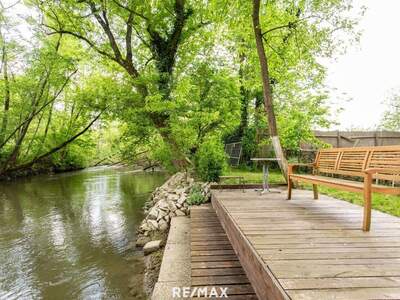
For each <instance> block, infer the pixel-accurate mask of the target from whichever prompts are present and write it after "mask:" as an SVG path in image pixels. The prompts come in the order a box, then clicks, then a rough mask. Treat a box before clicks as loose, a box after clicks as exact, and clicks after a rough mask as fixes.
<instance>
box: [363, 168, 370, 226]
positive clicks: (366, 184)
mask: <svg viewBox="0 0 400 300" xmlns="http://www.w3.org/2000/svg"><path fill="white" fill-rule="evenodd" d="M371 185H372V176H371V174H368V175H367V176H366V177H365V178H364V220H363V230H364V231H369V229H370V227H371V198H372V193H371Z"/></svg>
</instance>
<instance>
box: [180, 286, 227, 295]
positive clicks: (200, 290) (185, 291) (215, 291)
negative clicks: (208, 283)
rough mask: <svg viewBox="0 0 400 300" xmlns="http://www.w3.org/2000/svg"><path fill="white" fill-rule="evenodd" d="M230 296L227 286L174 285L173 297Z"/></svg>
mask: <svg viewBox="0 0 400 300" xmlns="http://www.w3.org/2000/svg"><path fill="white" fill-rule="evenodd" d="M189 297H190V298H192V297H205V298H228V288H227V287H188V286H185V287H173V288H172V298H189Z"/></svg>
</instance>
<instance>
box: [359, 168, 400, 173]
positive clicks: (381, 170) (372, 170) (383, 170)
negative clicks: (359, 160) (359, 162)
mask: <svg viewBox="0 0 400 300" xmlns="http://www.w3.org/2000/svg"><path fill="white" fill-rule="evenodd" d="M364 173H366V174H376V173H391V174H400V168H369V169H365V170H364Z"/></svg>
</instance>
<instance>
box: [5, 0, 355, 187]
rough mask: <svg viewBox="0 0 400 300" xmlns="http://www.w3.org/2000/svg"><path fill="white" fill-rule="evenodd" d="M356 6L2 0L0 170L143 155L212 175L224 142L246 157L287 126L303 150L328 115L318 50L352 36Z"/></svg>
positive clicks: (307, 1)
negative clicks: (238, 146)
mask: <svg viewBox="0 0 400 300" xmlns="http://www.w3.org/2000/svg"><path fill="white" fill-rule="evenodd" d="M20 11H25V12H26V11H28V12H29V13H25V14H23V13H19V12H20ZM349 12H351V13H349ZM361 14H362V11H355V10H354V9H353V7H352V5H351V1H350V0H341V1H337V0H324V1H321V0H301V1H283V0H274V1H261V2H260V1H258V0H253V1H247V2H246V1H245V2H243V1H236V0H235V1H230V2H229V5H228V2H226V1H213V0H212V1H206V2H204V1H197V0H166V1H137V0H130V1H126V0H113V1H106V0H82V1H72V0H65V1H52V0H44V1H43V0H27V1H25V2H24V3H21V2H19V1H16V2H13V3H11V4H10V5H9V6H6V5H3V6H1V7H0V34H1V36H0V50H1V80H0V107H1V108H0V126H1V127H0V130H1V131H0V175H8V174H13V173H18V172H21V171H27V170H29V171H31V170H41V169H44V170H48V169H56V170H65V169H72V168H79V167H84V166H88V165H96V164H100V163H105V162H119V161H135V160H138V159H140V160H142V161H147V162H149V163H151V164H154V163H159V164H162V165H163V166H164V167H166V168H168V169H177V168H179V169H182V168H185V169H186V168H192V167H196V168H197V169H198V172H199V175H200V177H201V178H203V179H204V180H214V179H216V178H217V177H218V175H220V174H221V173H222V172H224V169H225V163H224V159H223V157H224V156H223V151H222V147H223V146H222V145H223V143H224V142H226V141H230V140H243V142H244V148H243V149H244V155H245V156H246V157H251V156H252V155H253V154H254V153H255V151H256V148H257V145H260V144H268V143H271V140H270V138H269V137H268V136H272V137H275V136H276V135H277V134H278V133H279V138H278V140H274V139H272V142H273V145H274V147H275V148H276V147H278V146H279V147H280V144H281V145H282V146H283V148H285V149H289V150H293V151H296V150H298V149H299V144H300V142H301V141H308V142H315V139H314V137H313V135H312V129H313V127H315V126H319V127H327V126H329V125H330V124H331V123H332V122H333V120H332V116H331V111H330V109H329V107H328V103H327V99H328V96H329V91H328V90H327V89H326V87H325V85H324V80H325V68H324V67H323V66H322V65H321V63H320V60H321V58H323V57H332V56H335V55H338V54H340V53H342V52H343V51H344V50H345V48H346V47H347V46H348V45H351V44H352V43H353V42H355V41H357V39H358V37H359V34H358V32H357V29H356V25H357V22H358V17H359V16H361ZM354 16H355V17H354ZM21 28H22V31H24V34H19V33H18V32H20V31H21ZM260 74H263V76H261V77H260ZM261 79H263V80H261ZM279 147H278V148H276V149H278V150H279Z"/></svg>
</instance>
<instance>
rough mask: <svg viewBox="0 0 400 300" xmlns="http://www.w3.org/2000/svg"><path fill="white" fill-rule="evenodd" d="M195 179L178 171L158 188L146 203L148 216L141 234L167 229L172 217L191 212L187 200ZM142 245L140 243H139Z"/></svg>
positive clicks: (142, 225) (147, 234) (141, 227)
mask: <svg viewBox="0 0 400 300" xmlns="http://www.w3.org/2000/svg"><path fill="white" fill-rule="evenodd" d="M193 184H194V179H193V178H191V177H190V176H189V175H188V174H186V173H176V174H175V175H173V176H172V177H171V178H169V179H168V180H167V181H166V182H165V183H164V184H163V185H162V186H161V187H159V188H157V189H156V190H155V191H154V192H153V194H152V195H151V197H150V199H149V200H148V201H147V203H146V205H145V213H146V214H147V216H146V218H145V219H144V220H143V222H142V224H141V225H140V227H139V230H138V233H139V236H145V237H147V236H149V234H150V233H151V232H152V231H166V230H168V228H169V223H170V220H171V218H172V217H175V216H184V215H188V214H189V208H188V204H187V202H186V200H187V197H188V195H189V193H190V190H191V188H192V186H193ZM138 246H140V245H138Z"/></svg>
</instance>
